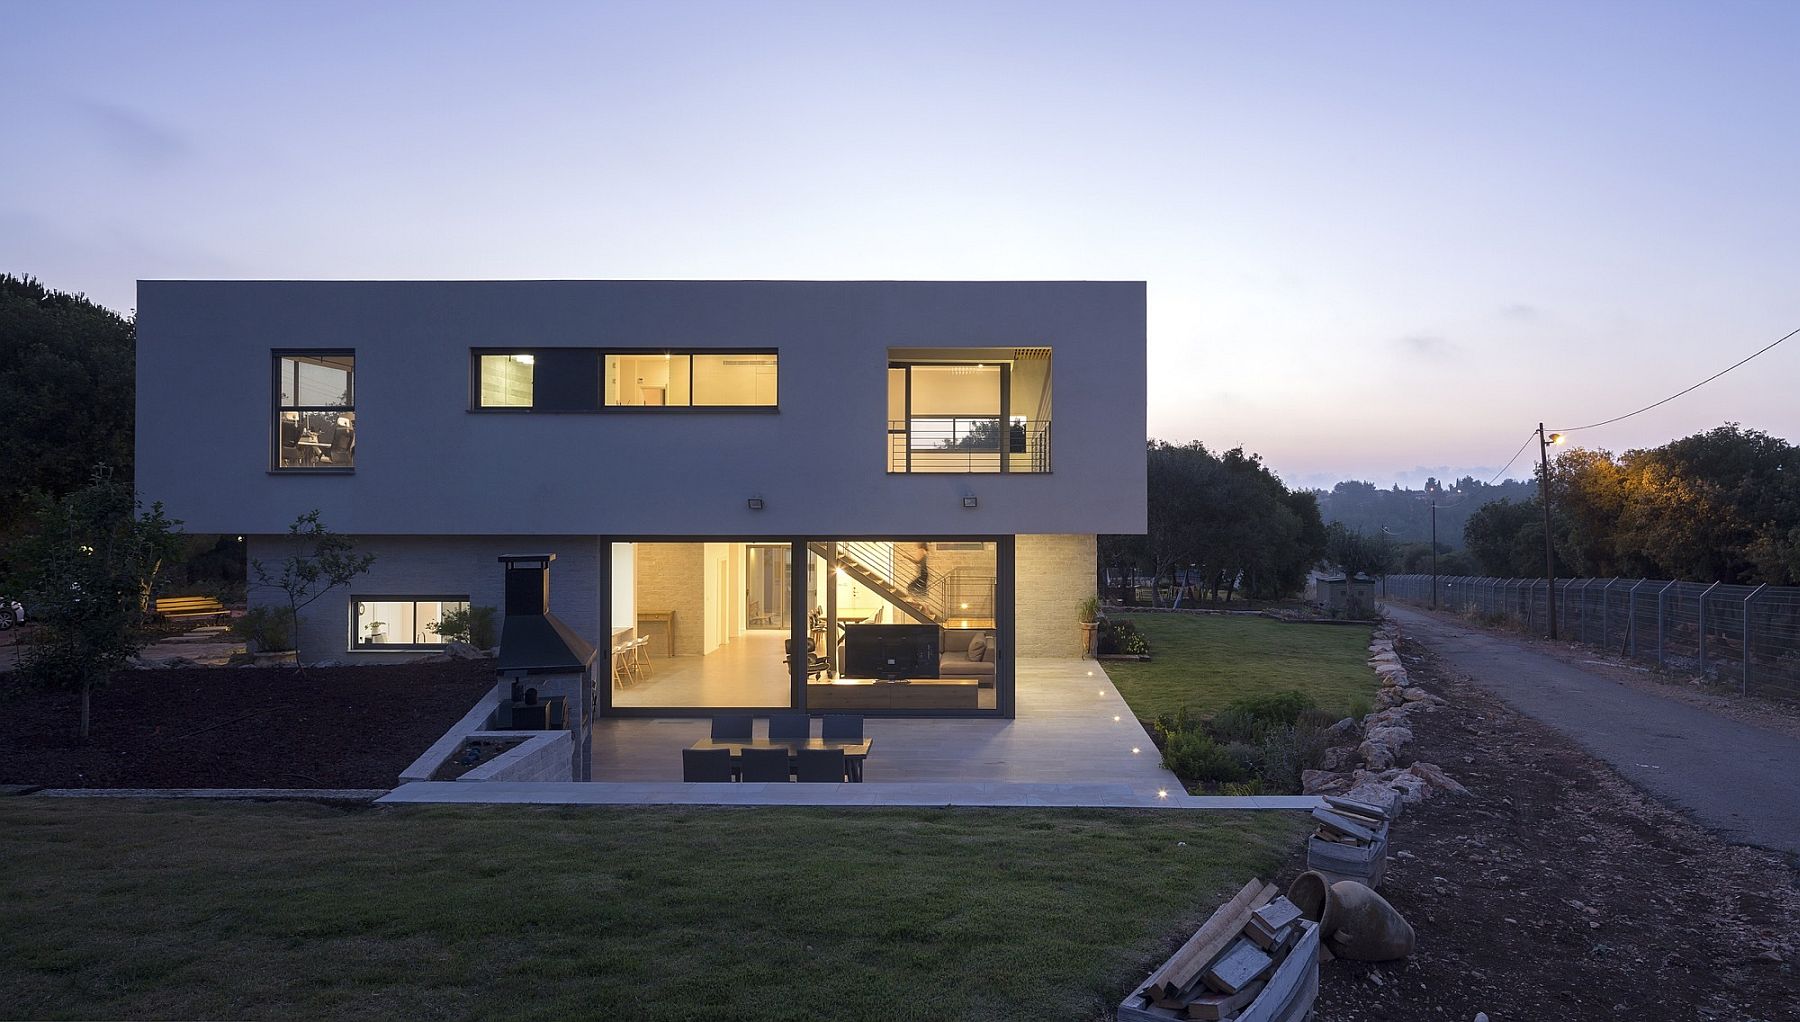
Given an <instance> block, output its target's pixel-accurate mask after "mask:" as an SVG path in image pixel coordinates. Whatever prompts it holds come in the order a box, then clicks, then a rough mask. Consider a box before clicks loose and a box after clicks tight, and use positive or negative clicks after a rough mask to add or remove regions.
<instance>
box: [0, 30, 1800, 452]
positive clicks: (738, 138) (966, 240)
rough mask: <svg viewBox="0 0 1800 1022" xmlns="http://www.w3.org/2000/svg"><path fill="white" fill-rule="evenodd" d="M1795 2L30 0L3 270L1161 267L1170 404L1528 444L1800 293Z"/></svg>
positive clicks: (1206, 411)
mask: <svg viewBox="0 0 1800 1022" xmlns="http://www.w3.org/2000/svg"><path fill="white" fill-rule="evenodd" d="M1796 43H1800V4H1795V3H1787V2H1767V3H1716V2H1695V3H1691V4H1657V3H1643V2H1633V3H1582V4H1570V3H1555V4H1546V5H1541V6H1540V5H1531V4H1525V3H1518V2H1506V3H1485V4H1477V3H1466V4H1465V3H1456V4H1444V3H1429V4H1417V5H1414V4H1400V3H1356V4H1350V3H1328V4H1309V3H1283V4H1279V5H1271V4H1257V5H1252V4H1248V3H1246V4H1234V5H1215V4H1196V3H1182V4H1152V3H1123V4H1120V3H1093V4H1046V3H1030V4H970V3H951V4H897V3H890V4H882V5H874V4H855V3H837V4H820V5H811V4H767V3H751V2H738V3H722V4H711V3H657V4H651V3H631V4H617V5H606V6H601V5H596V4H589V3H580V4H552V3H506V4H502V3H498V2H495V3H483V4H452V3H437V2H434V3H428V4H425V3H420V4H410V3H381V4H365V3H356V4H328V3H318V2H310V0H309V2H306V3H289V4H270V3H229V4H210V3H163V4H146V3H117V4H93V3H69V2H58V3H31V2H26V0H0V94H3V95H4V96H5V97H6V106H7V110H8V113H9V116H8V117H7V119H6V120H7V125H6V127H5V128H4V130H0V270H7V271H11V272H16V273H30V274H32V275H35V276H37V277H38V278H40V279H41V280H43V281H44V282H45V283H46V284H48V285H50V286H52V287H57V288H60V289H64V290H73V291H83V292H86V293H87V294H88V295H89V296H91V297H93V298H94V299H96V300H98V301H100V302H102V303H104V304H107V305H109V306H112V307H114V308H118V309H120V310H122V311H123V310H127V309H130V308H131V307H132V306H133V305H134V304H135V300H134V283H133V282H134V281H135V280H136V279H138V278H167V277H225V278H231V277H244V278H290V277H291V278H309V277H311V278H439V277H443V278H485V277H499V278H510V277H516V278H546V277H623V278H633V277H636V278H656V277H663V278H683V277H694V278H818V279H840V278H842V279H855V278H881V279H891V278H928V279H1005V278H1056V279H1142V280H1146V281H1148V282H1149V294H1150V367H1151V378H1150V410H1149V415H1150V423H1149V427H1150V432H1151V433H1152V434H1153V435H1155V436H1159V437H1163V438H1167V439H1175V440H1187V439H1200V440H1204V441H1205V442H1207V443H1208V444H1209V445H1213V446H1216V447H1229V446H1233V445H1237V444H1243V445H1245V446H1246V447H1247V448H1249V449H1251V450H1255V451H1259V452H1261V453H1262V454H1263V455H1264V456H1265V458H1266V459H1267V460H1268V462H1269V463H1270V464H1271V465H1272V466H1273V467H1275V469H1276V470H1277V471H1279V472H1280V473H1281V474H1282V475H1283V476H1284V477H1285V478H1286V479H1287V480H1288V481H1289V482H1291V483H1298V484H1305V485H1329V484H1330V483H1331V482H1332V481H1334V480H1336V479H1339V478H1344V477H1359V478H1369V479H1373V480H1375V481H1377V482H1379V483H1382V484H1386V483H1389V482H1394V481H1399V482H1401V483H1403V484H1405V483H1414V484H1416V483H1417V482H1419V481H1421V480H1422V479H1423V477H1424V475H1425V473H1426V472H1430V471H1436V472H1438V473H1439V474H1444V475H1457V474H1461V473H1464V472H1469V473H1474V474H1476V475H1478V476H1482V477H1486V476H1488V475H1491V474H1492V473H1494V472H1495V471H1496V470H1498V469H1499V468H1500V466H1501V464H1502V463H1503V462H1504V461H1505V460H1506V458H1507V457H1508V456H1510V455H1511V453H1512V451H1513V450H1514V449H1515V448H1517V447H1518V446H1519V443H1520V442H1521V441H1522V440H1524V439H1525V436H1526V434H1527V432H1528V431H1529V430H1530V429H1531V428H1532V427H1533V426H1535V425H1536V423H1537V422H1538V421H1539V420H1540V419H1546V420H1550V421H1549V425H1550V427H1551V428H1553V429H1554V428H1556V427H1558V426H1562V425H1574V424H1578V423H1584V422H1590V421H1594V420H1597V419H1602V418H1606V417H1608V416H1611V415H1615V414H1618V413H1621V412H1624V411H1629V410H1630V409H1632V408H1635V407H1638V406H1639V405H1643V404H1647V403H1649V402H1650V401H1653V400H1656V399H1657V398H1661V397H1664V396H1666V395H1667V394H1669V393H1672V392H1674V391H1675V390H1678V389H1680V388H1681V387H1683V386H1686V385H1688V384H1690V383H1692V382H1694V381H1695V380H1698V379H1700V378H1701V377H1703V376H1705V375H1707V374H1709V373H1711V372H1713V371H1716V370H1717V369H1720V368H1723V367H1724V366H1725V365H1728V364H1730V363H1731V362H1733V361H1736V360H1737V359H1738V358H1740V357H1742V356H1743V355H1746V354H1748V353H1750V352H1751V351H1754V350H1755V349H1757V348H1759V347H1761V346H1762V345H1764V344H1766V343H1768V342H1769V341H1772V340H1774V339H1775V338H1777V337H1779V336H1781V335H1782V334H1784V333H1786V332H1788V331H1789V330H1791V329H1793V328H1794V327H1796V326H1800V188H1797V185H1796V182H1800V131H1796V126H1797V125H1796V120H1797V116H1800V60H1796V59H1795V57H1794V53H1795V49H1796ZM1797 384H1800V338H1796V339H1795V340H1794V341H1790V342H1789V343H1788V344H1786V345H1784V346H1783V347H1781V348H1777V349H1776V350H1774V351H1772V352H1770V353H1769V354H1768V355H1765V356H1763V358H1761V359H1759V360H1758V361H1756V362H1753V363H1751V364H1750V365H1749V366H1746V367H1745V368H1744V369H1742V370H1739V371H1738V372H1736V373H1733V374H1731V375H1729V376H1726V377H1725V378H1723V379H1721V380H1719V381H1717V382H1715V383H1713V384H1710V385H1708V386H1707V387H1706V388H1703V389H1702V390H1700V391H1697V392H1696V393H1695V394H1693V395H1691V396H1689V397H1686V398H1683V399H1682V400H1680V401H1678V402H1675V403H1673V404H1671V405H1668V406H1666V407H1664V408H1662V409H1658V410H1657V411H1656V412H1653V413H1650V414H1647V415H1643V416H1639V417H1638V418H1636V419H1632V420H1630V421H1628V422H1625V423H1621V424H1619V425H1617V426H1612V427H1607V428H1604V429H1599V430H1594V431H1592V432H1590V433H1584V434H1579V435H1578V436H1577V437H1576V439H1577V440H1578V441H1580V442H1583V443H1586V444H1588V445H1590V446H1600V447H1605V448H1608V449H1611V450H1614V451H1622V450H1624V449H1626V448H1629V447H1635V446H1647V445H1653V444H1657V443H1661V442H1663V441H1665V440H1667V439H1670V438H1672V437H1675V436H1680V435H1684V434H1687V433H1691V432H1695V431H1698V430H1701V429H1706V428H1709V427H1711V426H1715V425H1718V424H1719V423H1721V422H1724V421H1726V420H1732V421H1739V422H1742V423H1744V424H1745V425H1747V426H1754V427H1757V428H1760V429H1765V430H1767V431H1769V432H1772V433H1776V434H1778V435H1781V436H1785V437H1788V438H1790V439H1793V438H1795V437H1797V436H1800V386H1797ZM1078 385H1079V381H1073V380H1071V381H1058V386H1078ZM1525 470H1526V465H1525V464H1524V461H1523V459H1522V460H1521V463H1520V464H1518V465H1515V466H1514V469H1513V471H1512V472H1511V473H1508V474H1510V475H1522V474H1524V472H1525Z"/></svg>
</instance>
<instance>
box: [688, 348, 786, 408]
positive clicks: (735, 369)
mask: <svg viewBox="0 0 1800 1022" xmlns="http://www.w3.org/2000/svg"><path fill="white" fill-rule="evenodd" d="M693 360H694V363H693V364H694V404H696V405H703V406H717V407H721V408H725V407H773V406H774V404H775V356H774V355H755V354H748V355H694V356H693Z"/></svg>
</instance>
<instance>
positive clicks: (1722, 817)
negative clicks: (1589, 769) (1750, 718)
mask: <svg viewBox="0 0 1800 1022" xmlns="http://www.w3.org/2000/svg"><path fill="white" fill-rule="evenodd" d="M1387 610H1388V613H1389V614H1390V615H1391V616H1392V617H1393V618H1394V620H1396V621H1398V622H1400V625H1401V627H1402V628H1403V629H1405V631H1406V633H1407V634H1408V635H1409V636H1410V637H1411V638H1414V639H1417V640H1418V641H1420V642H1421V643H1423V644H1425V645H1426V646H1429V647H1430V648H1431V649H1432V650H1433V651H1434V652H1436V653H1437V654H1438V655H1440V656H1442V657H1443V658H1444V660H1445V661H1446V662H1447V663H1448V664H1449V665H1450V666H1452V667H1454V668H1455V669H1457V670H1458V671H1461V672H1462V673H1464V674H1466V675H1468V676H1469V677H1470V678H1471V679H1472V680H1473V681H1475V682H1476V683H1477V684H1479V685H1480V686H1481V687H1483V688H1485V689H1487V690H1488V691H1490V692H1493V693H1494V694H1496V695H1498V696H1499V697H1500V698H1501V699H1504V700H1505V701H1506V702H1507V703H1508V704H1509V705H1511V706H1512V708H1513V709H1515V710H1518V711H1520V712H1523V713H1527V714H1530V715H1531V716H1533V717H1535V718H1537V719H1538V720H1539V721H1541V722H1543V723H1545V724H1548V725H1550V726H1551V727H1554V728H1556V729H1557V730H1558V731H1561V732H1562V733H1563V734H1565V735H1567V736H1569V737H1570V738H1572V739H1574V740H1575V741H1576V742H1578V743H1580V744H1581V746H1582V747H1583V748H1585V749H1587V751H1589V752H1591V753H1593V754H1594V755H1596V756H1598V757H1600V758H1601V759H1603V760H1605V761H1606V762H1607V763H1610V764H1611V765H1612V766H1613V767H1615V768H1616V769H1618V771H1619V772H1620V773H1622V774H1624V775H1625V776H1626V777H1628V778H1630V779H1631V781H1632V782H1633V783H1635V784H1637V785H1639V786H1640V787H1642V788H1643V789H1644V790H1646V791H1649V792H1651V793H1653V794H1654V795H1656V796H1657V797H1658V798H1660V799H1663V800H1664V801H1666V802H1668V803H1669V804H1670V805H1673V806H1677V807H1679V808H1681V809H1682V810H1685V811H1686V812H1689V813H1692V814H1693V816H1694V818H1695V819H1697V820H1699V821H1700V822H1701V823H1703V824H1705V825H1706V826H1708V827H1711V828H1713V829H1715V830H1717V831H1718V832H1719V833H1720V834H1722V835H1724V836H1725V837H1727V838H1728V839H1729V840H1732V841H1736V842H1740V843H1745V844H1752V845H1757V846H1760V847H1763V848H1772V849H1776V850H1779V851H1782V852H1785V853H1787V854H1788V855H1790V856H1800V737H1795V736H1794V735H1792V734H1784V733H1781V732H1780V731H1777V730H1772V729H1768V728H1762V727H1758V726H1756V725H1754V724H1750V723H1747V722H1744V721H1741V720H1733V719H1730V718H1729V717H1725V716H1722V715H1720V714H1717V713H1712V712H1710V711H1708V710H1705V709H1703V708H1700V707H1697V706H1694V705H1691V704H1689V703H1687V702H1683V701H1681V700H1678V699H1674V698H1670V697H1667V696H1664V695H1660V694H1658V693H1656V692H1652V691H1648V690H1646V689H1645V688H1643V687H1641V686H1634V685H1628V684H1621V683H1620V682H1619V681H1617V680H1615V679H1613V678H1611V677H1608V676H1607V672H1606V671H1605V669H1604V668H1599V669H1596V668H1590V667H1587V666H1585V665H1582V664H1580V663H1578V662H1571V661H1569V660H1566V659H1564V658H1562V657H1558V656H1553V655H1551V654H1549V653H1547V652H1543V651H1540V650H1537V649H1533V648H1532V644H1531V643H1529V642H1527V641H1525V640H1521V639H1517V638H1514V637H1512V636H1508V635H1498V634H1495V633H1493V632H1488V631H1484V630H1482V629H1479V628H1475V627H1471V626H1468V625H1464V624H1462V623H1460V622H1458V621H1456V620H1455V619H1453V618H1449V617H1445V616H1443V615H1437V614H1429V613H1425V612H1423V611H1419V610H1414V609H1412V608H1410V607H1400V606H1395V605H1392V604H1389V605H1387Z"/></svg>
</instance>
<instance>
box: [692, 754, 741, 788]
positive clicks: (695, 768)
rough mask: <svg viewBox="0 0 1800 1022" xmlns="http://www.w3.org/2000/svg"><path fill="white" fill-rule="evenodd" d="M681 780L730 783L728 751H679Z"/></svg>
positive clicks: (729, 756) (729, 755)
mask: <svg viewBox="0 0 1800 1022" xmlns="http://www.w3.org/2000/svg"><path fill="white" fill-rule="evenodd" d="M681 779H682V780H684V781H689V782H695V781H698V782H705V783H715V784H716V783H726V784H729V783H730V782H731V750H730V749H683V750H681Z"/></svg>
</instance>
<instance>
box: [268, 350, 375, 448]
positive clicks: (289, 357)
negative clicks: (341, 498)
mask: <svg viewBox="0 0 1800 1022" xmlns="http://www.w3.org/2000/svg"><path fill="white" fill-rule="evenodd" d="M355 369H356V356H355V354H354V353H352V352H287V353H282V354H277V355H276V356H275V375H276V408H275V434H276V454H275V465H276V467H277V468H352V467H354V466H355V464H356V372H355Z"/></svg>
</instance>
